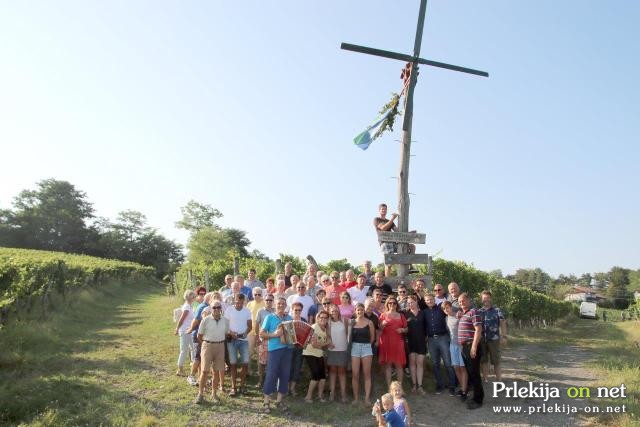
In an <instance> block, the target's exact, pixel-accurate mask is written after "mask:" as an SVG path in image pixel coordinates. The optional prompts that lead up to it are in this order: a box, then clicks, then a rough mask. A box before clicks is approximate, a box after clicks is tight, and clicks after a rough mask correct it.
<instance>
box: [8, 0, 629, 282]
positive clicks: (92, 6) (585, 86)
mask: <svg viewBox="0 0 640 427" xmlns="http://www.w3.org/2000/svg"><path fill="white" fill-rule="evenodd" d="M418 4H419V1H417V0H416V1H401V2H390V1H379V0H366V1H365V0H350V1H331V0H327V1H322V2H310V1H299V0H298V1H293V0H290V1H277V2H265V1H226V2H205V1H192V2H167V1H109V2H97V1H56V2H47V1H32V2H2V3H0V40H2V42H1V43H0V143H1V144H2V160H3V161H2V167H1V168H0V182H2V185H1V186H0V207H3V208H7V207H9V206H10V204H11V200H12V198H13V197H14V196H16V195H17V194H18V192H19V191H20V190H22V189H25V188H33V187H34V185H35V183H36V182H37V181H39V180H41V179H45V178H50V177H53V178H56V179H62V180H68V181H70V182H71V183H73V184H74V185H75V186H76V187H77V188H79V189H81V190H83V191H85V192H86V193H87V194H88V196H89V199H90V200H91V201H92V202H93V203H94V205H95V208H96V211H97V214H99V215H101V216H106V217H111V218H114V217H115V215H116V214H117V212H119V211H121V210H125V209H135V210H139V211H141V212H143V213H144V214H146V215H147V217H148V219H149V223H150V225H152V226H155V227H158V228H159V229H160V230H161V232H163V233H164V234H165V235H167V236H168V237H171V238H175V239H177V240H178V241H180V242H184V241H185V239H186V235H185V234H184V233H182V232H180V231H179V230H176V229H175V228H174V227H173V223H174V222H175V221H176V220H178V219H179V217H180V212H179V207H180V206H182V205H184V204H185V203H186V202H187V201H188V200H189V199H195V200H197V201H199V202H202V203H208V204H211V205H213V206H215V207H217V208H218V209H220V210H221V211H222V212H223V213H224V214H225V218H224V219H223V221H222V224H223V225H224V226H232V227H236V228H240V229H243V230H246V231H247V232H248V235H249V238H250V239H251V240H252V242H253V245H252V247H253V248H257V249H260V250H262V251H263V252H265V253H267V254H268V255H270V256H276V255H277V254H278V253H279V252H286V253H292V254H296V255H299V256H305V255H306V254H308V253H311V254H313V255H315V256H316V258H317V259H318V260H319V261H327V260H329V259H334V258H343V257H346V258H348V259H349V260H350V261H352V262H354V263H359V262H361V261H362V260H364V259H372V260H373V261H374V262H380V261H381V255H380V253H379V251H378V248H377V244H376V238H375V234H374V232H373V228H372V225H371V220H372V218H373V217H374V216H375V215H376V208H377V205H378V203H379V202H381V201H386V202H387V203H388V204H389V205H390V210H391V211H393V210H394V208H393V207H394V206H396V204H397V181H396V180H395V179H392V178H390V177H392V176H397V174H398V165H399V154H400V147H399V144H398V143H397V142H395V140H397V139H399V138H400V133H399V130H400V126H398V128H397V129H396V133H395V134H393V135H387V136H385V137H384V138H382V139H380V140H378V141H376V142H375V143H374V144H372V145H371V147H370V148H369V150H368V151H365V152H363V151H361V150H359V149H358V148H356V147H355V146H354V145H353V144H352V139H353V137H354V136H355V135H357V134H358V133H359V132H361V131H362V130H363V129H364V128H365V127H366V125H368V124H369V123H370V122H371V121H372V120H373V119H374V118H375V116H376V114H377V110H378V109H379V108H380V107H381V106H382V105H383V104H384V103H385V102H386V101H387V100H388V99H389V97H390V93H391V92H393V91H398V90H399V89H400V85H401V80H400V79H399V75H400V70H401V68H402V67H403V65H404V64H402V63H400V62H397V61H392V60H387V59H382V58H376V57H371V56H367V55H362V54H356V53H353V52H347V51H342V50H340V48H339V47H340V42H343V41H345V42H350V43H355V44H363V45H367V46H373V47H378V48H381V49H389V50H397V51H401V52H406V53H411V50H412V48H413V38H414V34H415V24H416V20H417V12H418ZM638 22H640V3H637V2H632V1H617V2H603V1H577V0H576V1H563V2H558V1H550V0H545V1H518V2H515V1H506V0H504V1H477V0H474V1H471V0H468V1H445V0H432V1H430V2H429V4H428V7H427V18H426V24H425V31H424V38H423V43H422V56H423V57H425V58H429V59H433V60H436V61H443V62H449V63H452V64H457V65H462V66H468V67H472V68H477V69H481V70H486V71H488V72H489V73H490V74H491V77H490V78H489V79H485V78H482V77H476V76H470V75H466V74H461V73H456V72H451V71H446V70H440V69H434V68H429V67H422V68H421V70H420V78H419V82H418V86H417V88H416V99H415V114H414V139H415V140H416V141H418V142H416V143H415V144H414V145H413V148H412V153H413V154H415V157H412V159H411V172H410V192H411V193H414V195H413V196H412V199H411V213H410V215H411V218H410V228H412V229H413V228H415V229H417V230H419V231H420V232H424V233H426V234H427V245H426V247H422V248H421V249H420V252H427V253H430V254H439V256H442V257H445V258H447V259H460V260H464V261H467V262H470V263H473V264H475V265H476V266H477V267H479V268H482V269H485V270H490V269H496V268H499V269H502V270H503V272H505V273H510V272H513V271H514V270H515V269H516V268H518V267H536V266H539V267H541V268H543V269H544V270H546V271H548V272H550V273H551V274H554V275H557V274H559V273H565V274H567V273H581V272H593V271H604V270H608V269H609V268H610V267H611V266H612V265H621V266H624V267H631V268H638V267H640V249H639V243H640V226H639V222H638V218H640V198H639V197H638V188H639V184H640V172H639V170H638V163H639V162H638V160H639V157H640V145H639V143H638V142H639V141H638V139H639V138H638V135H639V134H640V120H639V117H640V107H639V106H640V89H639V85H638V83H637V81H636V79H637V77H638V76H639V75H640V43H638V40H640V27H638Z"/></svg>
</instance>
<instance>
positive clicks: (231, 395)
mask: <svg viewBox="0 0 640 427" xmlns="http://www.w3.org/2000/svg"><path fill="white" fill-rule="evenodd" d="M237 394H238V390H236V389H235V388H232V389H231V391H230V392H229V397H235V396H236V395H237Z"/></svg>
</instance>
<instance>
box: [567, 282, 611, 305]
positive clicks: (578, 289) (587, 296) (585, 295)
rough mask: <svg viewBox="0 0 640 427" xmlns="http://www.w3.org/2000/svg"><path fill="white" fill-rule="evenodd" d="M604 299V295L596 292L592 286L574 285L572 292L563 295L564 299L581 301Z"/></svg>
mask: <svg viewBox="0 0 640 427" xmlns="http://www.w3.org/2000/svg"><path fill="white" fill-rule="evenodd" d="M604 299H606V297H605V296H604V295H601V294H598V293H596V292H595V291H594V289H593V288H585V287H583V286H574V287H573V292H571V293H569V294H567V295H566V296H565V297H564V300H565V301H573V302H582V301H592V302H598V301H602V300H604Z"/></svg>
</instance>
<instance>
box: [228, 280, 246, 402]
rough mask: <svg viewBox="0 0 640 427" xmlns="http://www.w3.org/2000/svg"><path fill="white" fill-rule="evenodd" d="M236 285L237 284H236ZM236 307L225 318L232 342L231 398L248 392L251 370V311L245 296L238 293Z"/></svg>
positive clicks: (230, 353) (229, 310) (229, 345)
mask: <svg viewBox="0 0 640 427" xmlns="http://www.w3.org/2000/svg"><path fill="white" fill-rule="evenodd" d="M234 284H235V283H234ZM234 298H235V299H234V305H233V307H229V308H228V309H227V310H226V311H225V313H224V317H225V318H226V319H227V320H228V321H229V336H230V338H231V340H230V341H229V342H227V350H228V352H229V365H230V367H231V369H230V371H231V391H230V392H229V396H235V395H236V394H237V393H238V392H240V393H242V394H244V393H245V392H246V389H245V383H246V379H247V369H248V368H249V341H248V340H247V334H248V333H249V332H251V323H252V322H251V311H250V310H249V309H248V308H246V307H245V306H244V301H245V298H246V297H245V296H244V294H242V293H238V294H236V295H235V296H234ZM238 353H239V354H240V357H239V359H240V363H241V368H240V388H239V389H238V387H237V384H236V377H237V368H236V367H237V364H238Z"/></svg>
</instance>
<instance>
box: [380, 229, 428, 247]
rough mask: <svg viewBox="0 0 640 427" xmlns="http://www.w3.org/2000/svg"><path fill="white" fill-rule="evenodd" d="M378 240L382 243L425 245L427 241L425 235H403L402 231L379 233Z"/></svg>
mask: <svg viewBox="0 0 640 427" xmlns="http://www.w3.org/2000/svg"><path fill="white" fill-rule="evenodd" d="M378 239H379V240H380V241H381V242H394V243H415V244H420V245H423V244H424V242H425V241H426V240H427V235H426V234H424V233H402V232H400V231H378Z"/></svg>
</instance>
